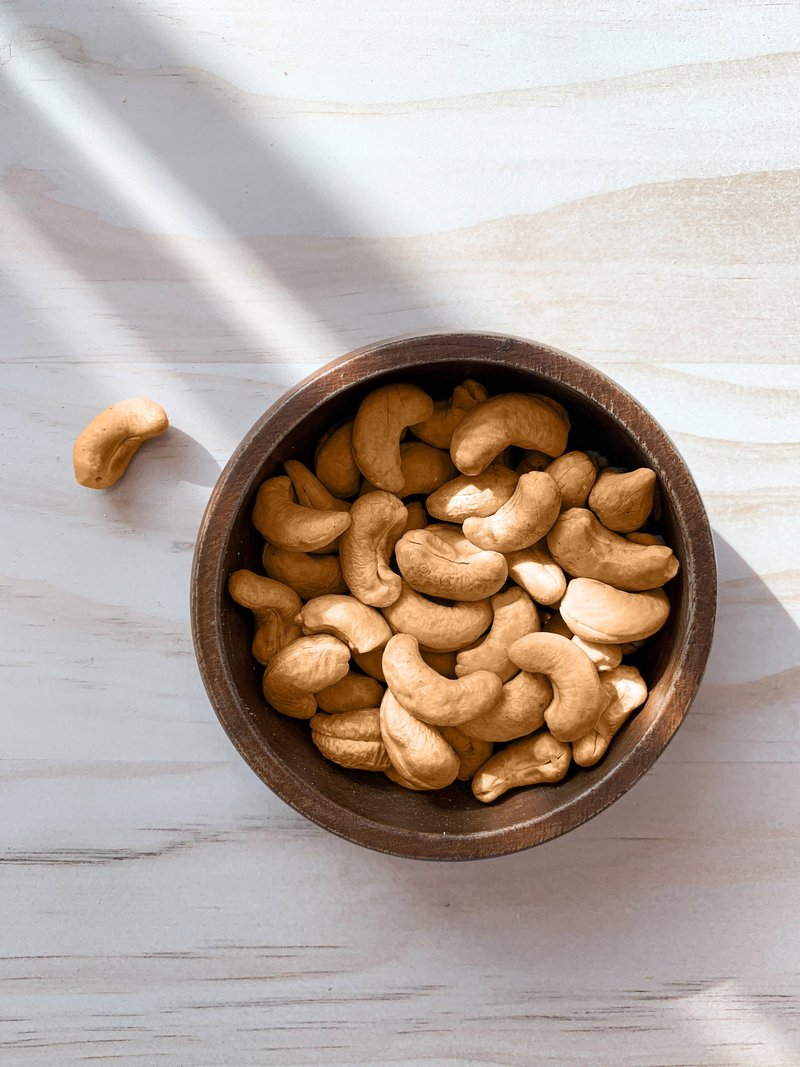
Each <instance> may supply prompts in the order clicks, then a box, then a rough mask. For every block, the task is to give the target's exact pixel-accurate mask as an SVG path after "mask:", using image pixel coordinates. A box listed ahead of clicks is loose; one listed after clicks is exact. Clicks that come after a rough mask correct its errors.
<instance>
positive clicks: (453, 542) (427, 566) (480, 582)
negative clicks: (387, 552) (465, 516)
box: [394, 525, 508, 600]
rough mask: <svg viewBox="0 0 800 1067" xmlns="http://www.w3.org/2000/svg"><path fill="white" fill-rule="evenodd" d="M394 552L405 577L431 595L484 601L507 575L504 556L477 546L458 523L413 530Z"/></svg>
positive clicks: (412, 584)
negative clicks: (465, 534)
mask: <svg viewBox="0 0 800 1067" xmlns="http://www.w3.org/2000/svg"><path fill="white" fill-rule="evenodd" d="M394 551H395V556H396V558H397V566H398V567H399V569H400V573H401V574H402V575H403V578H404V579H405V580H406V581H407V582H408V584H409V585H410V586H411V588H412V589H416V590H417V592H418V593H427V595H428V596H437V597H444V598H446V599H448V600H483V599H485V598H486V597H487V596H491V595H492V593H496V592H497V590H498V589H500V587H501V586H502V585H503V584H504V583H505V580H506V578H507V577H508V565H507V563H506V561H505V557H504V556H502V555H501V554H500V553H499V552H484V551H483V550H482V549H480V548H476V547H475V545H473V544H471V543H470V542H469V541H468V540H467V539H466V538H465V537H464V535H463V534H462V533H461V530H459V528H458V527H457V526H445V525H435V526H428V527H427V529H425V530H412V531H411V532H410V533H407V534H403V536H402V537H401V538H400V540H399V541H398V542H397V544H396V546H395V550H394Z"/></svg>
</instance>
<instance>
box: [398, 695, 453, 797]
mask: <svg viewBox="0 0 800 1067" xmlns="http://www.w3.org/2000/svg"><path fill="white" fill-rule="evenodd" d="M380 716H381V736H382V737H383V743H384V745H386V751H387V752H388V753H389V759H390V760H391V761H392V766H393V767H394V768H395V769H396V770H397V771H399V773H400V777H401V778H402V779H404V780H405V781H404V782H402V783H401V784H406V782H408V783H410V784H411V785H412V786H414V787H415V788H417V789H443V788H444V787H445V786H447V785H450V783H451V782H453V781H455V777H456V775H457V774H458V769H459V766H460V760H459V758H458V756H457V755H456V753H455V752H454V751H453V749H452V748H451V747H450V746H449V745H448V743H447V742H446V741H445V739H444V738H443V737H442V735H441V734H440V733H439V731H438V730H437V729H436V727H435V726H429V725H428V724H427V723H425V722H420V721H419V719H415V718H414V716H413V715H411V714H409V712H408V711H406V709H405V708H404V707H403V705H402V704H400V703H399V701H398V700H397V698H396V697H395V696H394V694H393V693H392V691H391V689H387V690H386V692H385V693H384V696H383V700H382V701H381V712H380Z"/></svg>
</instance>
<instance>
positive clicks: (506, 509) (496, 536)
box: [464, 471, 561, 552]
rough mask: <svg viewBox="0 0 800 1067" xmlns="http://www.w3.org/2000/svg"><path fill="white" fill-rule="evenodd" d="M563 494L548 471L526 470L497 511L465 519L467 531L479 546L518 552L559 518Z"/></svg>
mask: <svg viewBox="0 0 800 1067" xmlns="http://www.w3.org/2000/svg"><path fill="white" fill-rule="evenodd" d="M560 508H561V494H560V493H559V491H558V486H557V485H556V483H555V482H554V481H553V479H552V478H551V477H550V475H549V474H547V473H546V472H545V471H531V473H530V474H523V475H522V477H521V478H520V480H519V481H518V482H517V488H516V489H515V490H514V495H513V496H512V497H511V499H510V500H508V501H507V502H506V503H505V504H503V506H502V507H501V508H499V510H498V511H496V512H495V513H494V515H487V516H486V517H485V518H484V517H481V518H479V517H477V516H470V518H468V519H465V520H464V535H465V536H466V537H467V539H468V540H470V541H472V543H473V544H475V545H477V546H478V547H479V548H486V549H493V550H494V551H495V552H516V551H518V550H519V549H521V548H529V547H530V546H531V545H534V544H535V543H536V542H537V541H540V540H541V539H542V538H543V537H544V536H545V534H546V533H547V532H548V530H549V529H550V527H551V526H552V525H553V523H554V522H555V521H556V519H557V518H558V513H559V510H560Z"/></svg>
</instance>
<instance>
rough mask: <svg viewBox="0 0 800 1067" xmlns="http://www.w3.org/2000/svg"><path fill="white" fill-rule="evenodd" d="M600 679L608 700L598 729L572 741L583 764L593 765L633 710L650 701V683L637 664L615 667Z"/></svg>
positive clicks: (574, 755) (578, 762)
mask: <svg viewBox="0 0 800 1067" xmlns="http://www.w3.org/2000/svg"><path fill="white" fill-rule="evenodd" d="M601 682H602V684H603V688H604V689H605V691H606V693H607V694H608V696H609V703H608V705H607V706H606V709H605V711H604V712H603V714H602V715H601V716H600V718H599V719H598V720H597V725H596V726H595V728H594V729H593V730H590V731H589V733H588V734H584V736H583V737H579V738H578V739H577V741H574V742H573V744H572V755H573V757H574V759H575V762H576V763H577V764H578V765H579V766H580V767H593V766H594V765H595V763H597V762H598V760H600V759H601V758H602V757H603V756H604V755H605V754H606V751H607V750H608V746H609V745H610V744H611V740H612V738H613V737H614V735H615V734H616V733H617V732H618V731H619V729H620V727H621V726H622V724H623V723H624V722H625V720H626V719H627V718H628V716H629V715H630V714H631V712H632V711H635V709H636V708H638V707H639V706H640V705H642V704H644V702H645V700H647V686H646V685H645V681H644V679H643V678H642V676H641V674H639V672H638V671H637V670H636V668H635V667H629V666H627V664H626V665H623V666H622V667H616V668H615V669H614V670H613V671H608V672H607V673H606V674H604V675H603V677H602V678H601Z"/></svg>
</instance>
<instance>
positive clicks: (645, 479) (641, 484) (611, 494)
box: [589, 467, 656, 533]
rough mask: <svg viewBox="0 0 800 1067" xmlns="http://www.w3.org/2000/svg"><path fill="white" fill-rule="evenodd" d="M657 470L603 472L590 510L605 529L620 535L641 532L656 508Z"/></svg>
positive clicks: (647, 468) (590, 503)
mask: <svg viewBox="0 0 800 1067" xmlns="http://www.w3.org/2000/svg"><path fill="white" fill-rule="evenodd" d="M655 487H656V474H655V471H652V470H650V469H649V467H640V468H639V469H638V470H635V471H627V472H620V471H615V470H604V471H603V472H602V473H601V475H600V477H599V478H598V479H597V481H596V482H595V484H594V488H593V489H592V491H591V493H590V494H589V507H590V508H591V509H592V511H593V512H594V513H595V515H596V516H597V517H598V519H599V520H600V522H602V524H603V525H604V526H607V527H608V529H609V530H616V531H617V532H618V533H630V531H631V530H638V529H639V527H640V526H641V525H642V524H643V523H644V521H645V519H646V518H647V516H648V515H649V514H650V512H651V511H652V509H653V493H654V491H655Z"/></svg>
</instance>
